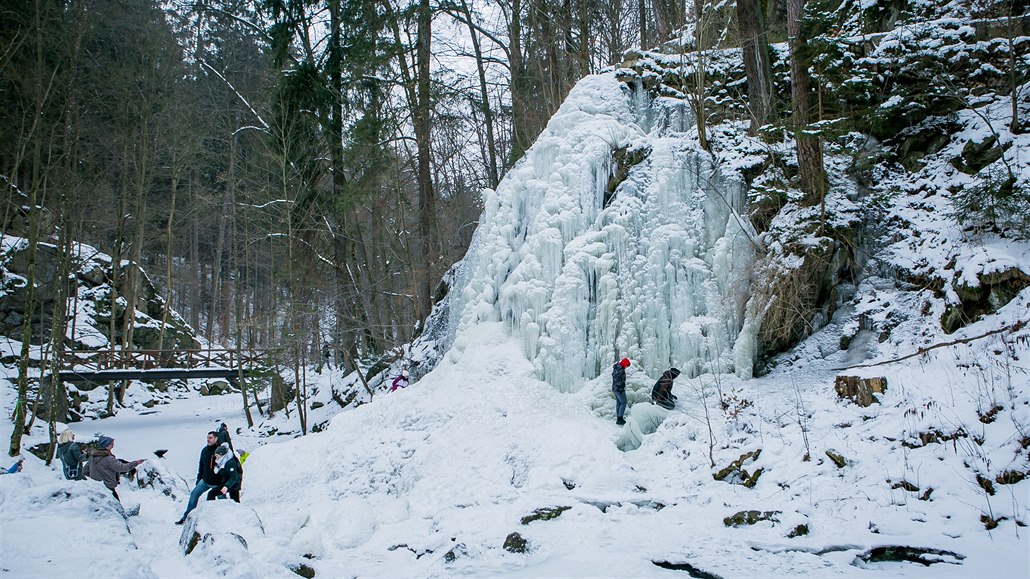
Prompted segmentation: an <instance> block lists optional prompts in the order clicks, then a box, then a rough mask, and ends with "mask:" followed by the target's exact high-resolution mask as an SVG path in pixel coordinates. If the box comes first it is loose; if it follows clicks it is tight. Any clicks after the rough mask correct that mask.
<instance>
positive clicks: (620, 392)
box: [612, 358, 629, 426]
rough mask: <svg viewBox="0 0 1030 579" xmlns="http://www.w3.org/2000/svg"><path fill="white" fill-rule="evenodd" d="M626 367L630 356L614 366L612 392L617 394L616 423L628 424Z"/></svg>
mask: <svg viewBox="0 0 1030 579" xmlns="http://www.w3.org/2000/svg"><path fill="white" fill-rule="evenodd" d="M626 368H629V358H623V359H621V360H619V361H618V362H616V363H615V364H614V365H613V366H612V394H614V395H615V424H617V425H619V426H622V425H623V424H626V420H625V419H623V416H624V415H625V414H626Z"/></svg>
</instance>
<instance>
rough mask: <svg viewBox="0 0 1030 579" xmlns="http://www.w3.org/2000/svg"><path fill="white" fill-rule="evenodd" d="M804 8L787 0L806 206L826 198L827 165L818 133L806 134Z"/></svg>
mask: <svg viewBox="0 0 1030 579" xmlns="http://www.w3.org/2000/svg"><path fill="white" fill-rule="evenodd" d="M804 9H805V1H804V0H787V35H788V37H789V38H788V44H789V46H790V77H791V97H792V101H793V112H794V140H795V142H796V143H797V156H798V170H799V174H800V177H801V190H802V191H803V192H804V194H805V197H804V199H803V201H802V204H803V205H816V204H819V203H821V202H822V201H823V198H824V197H825V196H826V190H827V187H828V183H827V179H826V168H825V167H824V166H823V147H822V141H821V139H820V138H819V137H818V136H815V135H811V134H806V131H808V130H809V127H808V125H809V123H810V122H811V116H812V104H811V95H810V93H811V89H810V84H811V82H810V77H809V75H808V59H807V58H806V57H805V55H804V54H803V52H804V48H805V43H806V41H807V39H806V38H805V35H804V29H803V27H802V25H801V15H802V13H803V12H804Z"/></svg>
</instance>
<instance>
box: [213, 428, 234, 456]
mask: <svg viewBox="0 0 1030 579" xmlns="http://www.w3.org/2000/svg"><path fill="white" fill-rule="evenodd" d="M218 444H228V445H229V449H230V450H232V451H233V452H236V449H235V448H233V446H232V439H231V438H229V427H228V426H226V425H225V424H222V425H221V426H220V427H218ZM216 446H217V445H216Z"/></svg>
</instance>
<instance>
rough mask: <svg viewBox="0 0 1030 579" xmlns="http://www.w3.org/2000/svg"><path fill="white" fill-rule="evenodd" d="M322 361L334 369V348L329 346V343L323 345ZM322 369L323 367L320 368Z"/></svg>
mask: <svg viewBox="0 0 1030 579" xmlns="http://www.w3.org/2000/svg"><path fill="white" fill-rule="evenodd" d="M322 363H323V364H325V366H326V367H327V368H329V369H330V370H332V369H333V350H332V348H330V347H329V344H326V345H325V346H323V347H322ZM321 370H322V369H321V368H319V371H321Z"/></svg>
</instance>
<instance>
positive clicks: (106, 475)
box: [86, 436, 143, 502]
mask: <svg viewBox="0 0 1030 579" xmlns="http://www.w3.org/2000/svg"><path fill="white" fill-rule="evenodd" d="M113 451H114V439H113V438H111V437H110V436H100V438H98V439H97V448H96V449H94V450H93V451H92V452H90V453H89V464H87V465H86V468H87V472H86V475H87V476H89V478H91V479H93V480H98V481H100V482H102V483H104V486H105V487H107V489H108V490H109V491H111V494H112V495H114V498H115V499H117V500H118V502H121V500H122V499H121V498H120V497H119V496H118V490H117V489H118V475H120V474H124V473H127V472H129V471H131V470H132V469H134V468H136V467H137V466H139V465H141V464H143V459H139V460H134V461H132V462H127V461H124V460H122V459H120V458H118V457H116V456H115V455H114V452H113Z"/></svg>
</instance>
